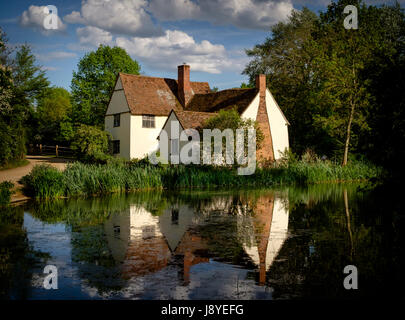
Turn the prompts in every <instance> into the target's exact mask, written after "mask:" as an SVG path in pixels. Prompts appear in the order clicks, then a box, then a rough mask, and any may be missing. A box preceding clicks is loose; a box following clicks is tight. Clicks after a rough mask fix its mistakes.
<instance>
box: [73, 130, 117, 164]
mask: <svg viewBox="0 0 405 320" xmlns="http://www.w3.org/2000/svg"><path fill="white" fill-rule="evenodd" d="M109 138H110V135H109V134H108V132H106V131H103V130H101V129H99V128H97V127H94V126H88V125H85V124H82V125H80V127H79V128H78V129H77V130H76V132H75V136H74V138H73V142H72V145H71V147H72V149H73V150H74V151H75V153H76V156H77V158H78V159H80V160H82V161H86V162H94V161H99V160H103V159H104V158H105V155H106V154H107V153H108V148H109Z"/></svg>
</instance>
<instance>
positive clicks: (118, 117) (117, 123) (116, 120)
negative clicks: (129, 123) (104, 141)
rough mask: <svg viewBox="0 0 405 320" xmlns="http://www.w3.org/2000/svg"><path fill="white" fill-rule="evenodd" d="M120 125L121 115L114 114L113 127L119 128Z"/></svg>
mask: <svg viewBox="0 0 405 320" xmlns="http://www.w3.org/2000/svg"><path fill="white" fill-rule="evenodd" d="M120 124H121V115H120V114H114V127H119V126H120Z"/></svg>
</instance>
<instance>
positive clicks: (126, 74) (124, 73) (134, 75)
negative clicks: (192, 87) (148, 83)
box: [118, 72, 208, 83]
mask: <svg viewBox="0 0 405 320" xmlns="http://www.w3.org/2000/svg"><path fill="white" fill-rule="evenodd" d="M118 73H119V74H120V75H121V74H123V75H125V76H132V77H142V78H152V79H162V80H173V81H176V82H177V80H176V79H172V78H162V77H154V76H148V75H144V74H132V73H126V72H118ZM190 82H192V83H208V81H190Z"/></svg>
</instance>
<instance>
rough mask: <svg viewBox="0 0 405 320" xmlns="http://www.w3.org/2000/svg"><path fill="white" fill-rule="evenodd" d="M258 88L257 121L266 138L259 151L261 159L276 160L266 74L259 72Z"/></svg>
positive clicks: (259, 158)
mask: <svg viewBox="0 0 405 320" xmlns="http://www.w3.org/2000/svg"><path fill="white" fill-rule="evenodd" d="M256 89H258V90H259V97H260V100H259V109H258V110H257V116H256V121H257V122H258V124H259V128H260V129H261V131H262V133H263V135H264V140H263V145H262V148H261V149H260V150H258V151H257V159H258V160H259V161H263V160H270V161H274V150H273V138H272V136H271V130H270V123H269V117H268V114H267V106H266V75H264V74H259V75H257V76H256Z"/></svg>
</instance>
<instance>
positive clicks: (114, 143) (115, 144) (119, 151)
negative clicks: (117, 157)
mask: <svg viewBox="0 0 405 320" xmlns="http://www.w3.org/2000/svg"><path fill="white" fill-rule="evenodd" d="M117 145H118V152H116V151H117ZM112 153H113V154H120V153H121V142H120V140H113V141H112Z"/></svg>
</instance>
